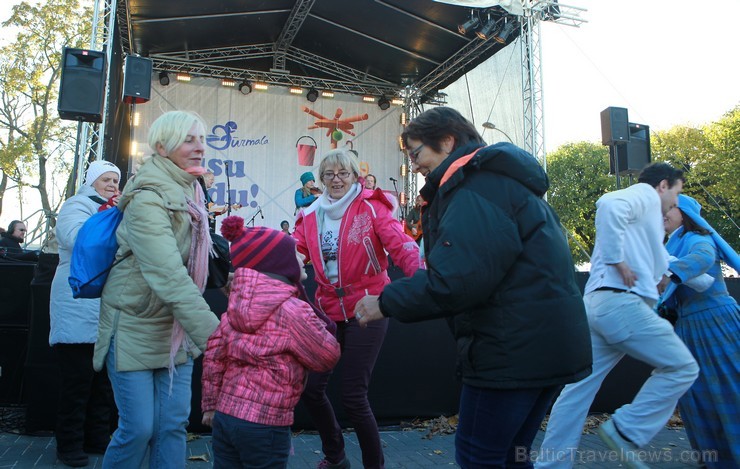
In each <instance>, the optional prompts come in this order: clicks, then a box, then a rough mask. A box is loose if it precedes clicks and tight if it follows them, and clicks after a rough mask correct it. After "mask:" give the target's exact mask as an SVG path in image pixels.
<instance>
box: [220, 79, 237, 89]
mask: <svg viewBox="0 0 740 469" xmlns="http://www.w3.org/2000/svg"><path fill="white" fill-rule="evenodd" d="M221 86H226V87H230V88H233V87H235V86H236V81H234V80H232V79H231V78H224V79H222V80H221Z"/></svg>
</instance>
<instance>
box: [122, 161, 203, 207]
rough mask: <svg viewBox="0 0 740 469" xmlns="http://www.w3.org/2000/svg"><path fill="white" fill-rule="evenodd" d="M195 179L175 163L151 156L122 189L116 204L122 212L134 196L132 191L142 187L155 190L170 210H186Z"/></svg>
mask: <svg viewBox="0 0 740 469" xmlns="http://www.w3.org/2000/svg"><path fill="white" fill-rule="evenodd" d="M195 180H196V177H195V176H193V175H191V174H189V173H187V172H186V171H183V170H182V169H180V168H178V167H177V166H176V165H175V163H173V162H172V161H170V160H169V159H167V158H164V157H162V156H159V155H152V156H150V157H148V158H147V159H145V160H144V163H142V165H141V166H140V167H139V170H138V171H137V172H136V174H135V175H134V176H133V177H132V178H131V179H130V180H129V182H128V183H127V184H126V187H124V189H123V194H122V195H121V198H120V200H119V202H118V209H119V210H121V211H124V210H125V209H126V206H127V205H128V203H129V202H130V201H131V198H132V197H133V196H134V195H135V194H136V193H135V192H134V190H136V189H140V188H142V187H152V188H156V192H157V193H158V194H159V195H160V196H161V197H162V199H163V200H164V202H165V205H166V206H167V208H168V209H170V210H187V201H186V200H185V197H183V191H184V193H185V194H186V196H187V197H190V198H192V197H193V194H194V193H193V191H194V185H193V182H194V181H195Z"/></svg>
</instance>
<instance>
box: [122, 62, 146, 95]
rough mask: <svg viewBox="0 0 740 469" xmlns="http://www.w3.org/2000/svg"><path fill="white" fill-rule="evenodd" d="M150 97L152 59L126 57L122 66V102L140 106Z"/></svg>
mask: <svg viewBox="0 0 740 469" xmlns="http://www.w3.org/2000/svg"><path fill="white" fill-rule="evenodd" d="M151 96H152V59H148V58H146V57H137V56H135V55H128V56H126V59H125V61H124V66H123V101H124V102H125V103H128V104H141V103H145V102H147V101H149V99H151Z"/></svg>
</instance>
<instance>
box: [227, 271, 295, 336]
mask: <svg viewBox="0 0 740 469" xmlns="http://www.w3.org/2000/svg"><path fill="white" fill-rule="evenodd" d="M297 296H298V288H296V287H295V286H294V285H289V284H287V283H285V282H281V281H280V280H277V279H274V278H271V277H268V276H267V275H265V274H263V273H260V272H257V271H256V270H252V269H248V268H246V267H242V268H238V269H237V270H236V272H235V273H234V280H233V284H232V290H231V295H230V296H229V324H230V325H231V327H232V328H233V329H234V330H237V331H239V332H243V333H246V334H254V333H255V332H257V331H258V330H259V329H261V328H262V326H264V324H265V323H266V322H267V320H268V319H269V318H270V316H272V315H273V314H276V313H277V312H278V310H279V309H280V307H281V305H282V304H283V303H285V301H287V300H288V299H289V298H291V297H297Z"/></svg>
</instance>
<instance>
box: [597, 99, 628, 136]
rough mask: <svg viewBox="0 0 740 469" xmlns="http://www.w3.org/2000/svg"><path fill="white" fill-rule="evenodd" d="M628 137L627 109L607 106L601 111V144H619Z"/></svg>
mask: <svg viewBox="0 0 740 469" xmlns="http://www.w3.org/2000/svg"><path fill="white" fill-rule="evenodd" d="M629 139H630V134H629V119H628V118H627V109H625V108H623V107H608V108H606V109H604V110H603V111H601V143H602V145H620V144H623V143H627V142H628V141H629Z"/></svg>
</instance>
